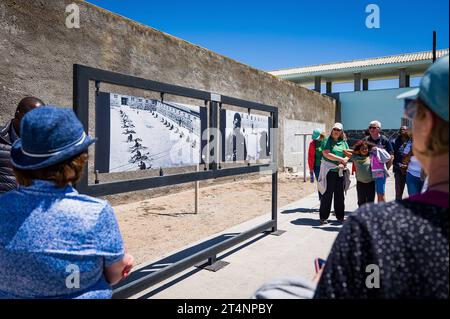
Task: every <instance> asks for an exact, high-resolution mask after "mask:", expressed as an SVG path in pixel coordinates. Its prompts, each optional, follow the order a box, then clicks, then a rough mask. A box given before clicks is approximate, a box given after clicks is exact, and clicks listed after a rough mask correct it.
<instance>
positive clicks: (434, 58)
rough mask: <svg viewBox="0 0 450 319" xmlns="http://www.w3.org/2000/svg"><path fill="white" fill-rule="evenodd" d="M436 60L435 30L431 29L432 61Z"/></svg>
mask: <svg viewBox="0 0 450 319" xmlns="http://www.w3.org/2000/svg"><path fill="white" fill-rule="evenodd" d="M435 61H436V31H433V63H434V62H435Z"/></svg>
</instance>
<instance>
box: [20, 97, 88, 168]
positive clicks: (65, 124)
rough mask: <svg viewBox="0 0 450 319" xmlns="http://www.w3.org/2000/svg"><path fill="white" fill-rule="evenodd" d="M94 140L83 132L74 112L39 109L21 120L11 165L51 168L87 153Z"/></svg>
mask: <svg viewBox="0 0 450 319" xmlns="http://www.w3.org/2000/svg"><path fill="white" fill-rule="evenodd" d="M95 141H96V139H95V138H91V137H90V136H88V135H87V134H86V133H85V132H84V128H83V125H82V124H81V123H80V121H79V120H78V118H77V117H76V115H75V113H74V112H73V111H72V110H70V109H63V108H57V107H54V106H42V107H38V108H36V109H34V110H32V111H30V112H28V113H27V114H25V116H24V117H23V119H22V121H21V124H20V139H18V140H17V141H16V142H15V143H14V144H13V146H12V148H11V163H12V165H13V166H14V167H16V168H18V169H22V170H34V169H41V168H45V167H49V166H52V165H55V164H58V163H61V162H64V161H66V160H68V159H70V158H72V157H74V156H76V155H78V154H80V153H82V152H84V151H85V150H87V148H88V147H89V145H91V144H92V143H94V142H95Z"/></svg>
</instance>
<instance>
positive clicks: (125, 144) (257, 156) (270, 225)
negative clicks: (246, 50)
mask: <svg viewBox="0 0 450 319" xmlns="http://www.w3.org/2000/svg"><path fill="white" fill-rule="evenodd" d="M73 72H74V73H73V75H74V78H73V81H74V83H73V98H74V101H73V107H74V111H75V113H76V115H77V116H78V118H79V119H80V121H81V123H82V124H83V125H84V128H85V130H86V132H89V88H90V82H91V81H94V82H95V88H96V101H95V102H96V108H95V111H96V114H95V124H96V128H95V129H96V135H97V136H98V141H97V143H96V146H95V159H94V167H95V169H97V170H98V171H102V172H105V173H106V174H114V173H111V172H113V171H116V172H122V171H125V172H128V171H129V172H132V171H134V170H147V168H148V167H149V168H150V170H152V169H153V168H154V167H155V165H156V167H159V168H160V170H162V168H163V167H168V168H173V167H176V166H182V165H187V166H192V164H193V163H198V162H199V161H200V163H203V162H204V163H205V164H206V165H205V170H204V171H196V172H185V173H181V174H180V173H177V174H173V175H164V174H162V175H160V176H156V177H143V178H135V179H132V178H129V179H125V180H119V181H108V182H100V181H99V183H98V184H89V182H88V167H87V166H85V168H84V172H83V173H84V174H83V177H82V178H81V180H80V182H79V183H77V185H76V188H77V190H78V191H79V192H80V193H85V194H88V195H91V196H104V195H111V194H117V193H124V192H130V191H136V190H143V189H148V188H155V187H162V186H171V185H177V184H183V183H189V182H194V181H201V180H207V179H215V178H220V177H227V176H236V175H243V174H251V173H259V172H270V173H271V175H272V201H271V219H270V220H268V221H266V222H264V223H262V224H260V225H257V226H255V227H253V228H252V229H249V230H247V231H244V232H242V233H240V234H238V235H236V236H233V237H232V238H228V239H227V240H224V241H222V242H219V243H215V244H212V246H210V247H208V248H205V249H203V250H201V251H198V252H195V253H193V254H192V255H190V256H188V257H185V258H183V259H181V260H178V261H176V262H174V263H173V264H170V265H168V266H166V267H164V268H162V269H160V270H158V271H157V272H155V273H151V274H143V275H142V276H139V278H135V280H131V279H126V280H124V281H123V282H121V283H120V284H119V285H117V286H115V287H114V294H113V297H114V298H126V297H128V296H131V295H134V294H136V293H138V292H140V291H142V290H144V289H146V288H148V287H149V286H151V285H153V284H156V283H158V282H161V281H163V280H165V279H167V278H170V277H172V276H174V275H176V274H177V273H179V272H181V271H184V270H186V269H188V268H189V267H192V266H194V265H196V264H198V263H200V262H203V261H205V260H208V261H209V262H210V263H211V264H212V263H214V262H215V261H216V259H217V258H216V257H217V254H219V253H221V252H223V251H224V250H227V249H229V248H231V247H233V246H236V245H237V244H239V243H241V242H243V241H245V240H247V239H249V238H252V237H254V236H256V235H258V234H260V233H262V232H266V231H269V232H271V233H272V234H277V233H279V232H277V192H278V190H277V179H278V172H277V147H276V145H275V141H277V140H278V139H277V136H276V135H277V128H278V109H277V108H276V107H273V106H269V105H264V104H260V103H255V102H251V101H246V100H241V99H237V98H233V97H229V96H224V95H219V94H216V93H212V92H206V91H201V90H196V89H190V88H186V87H181V86H175V85H171V84H167V83H162V82H156V81H152V80H147V79H143V78H138V77H134V76H130V75H125V74H120V73H115V72H111V71H106V70H101V69H95V68H91V67H87V66H82V65H74V69H73ZM101 83H104V84H112V85H117V86H123V87H129V88H135V89H142V90H145V91H152V92H158V93H160V96H161V99H155V98H152V99H151V98H148V99H147V100H146V99H144V98H143V97H139V96H132V95H121V94H118V93H115V92H101V91H100V84H101ZM166 95H173V96H178V97H184V98H189V99H190V101H192V100H196V101H197V100H200V101H203V102H204V103H205V106H206V107H198V106H193V105H191V104H184V103H180V102H179V101H172V100H171V99H172V98H170V99H167V101H166V100H165V98H164V96H166ZM222 105H227V106H228V105H230V106H233V107H237V108H241V109H246V110H247V111H248V114H250V112H251V110H256V111H258V112H264V113H269V114H270V117H268V118H267V117H265V118H264V117H250V118H245V119H244V126H245V128H246V132H245V134H247V137H245V135H244V133H243V138H244V140H245V138H247V142H244V143H247V144H248V145H249V146H248V147H249V151H247V155H246V156H245V158H244V159H243V161H244V163H245V164H244V165H240V166H233V167H226V168H220V165H217V164H220V162H221V157H220V152H221V151H220V150H221V145H220V144H222V143H223V141H222V139H220V138H217V137H215V136H214V134H213V133H211V132H217V129H218V128H219V129H220V123H219V122H220V121H219V110H220V108H221V107H222ZM235 113H236V112H235ZM226 116H227V115H226V113H224V121H225V124H224V127H226V126H227V120H226ZM231 116H232V117H233V118H234V116H235V114H232V115H229V117H231ZM267 119H268V121H270V122H271V127H272V128H273V130H271V131H269V132H267V133H268V134H270V138H268V140H269V141H270V142H268V143H269V144H267V142H266V141H265V132H266V131H267V129H268V128H269V127H270V124H268V125H267V126H266V125H265V124H264V125H263V124H262V122H264V121H266V120H267ZM256 123H260V124H261V132H259V131H258V130H257V129H259V128H258V127H256ZM229 125H230V124H228V126H229ZM258 125H259V124H258ZM177 129H178V131H177ZM199 130H200V131H202V130H203V131H205V130H206V131H207V134H201V139H200V144H201V146H200V149H201V150H202V153H201V154H206V155H205V157H203V155H202V156H201V155H200V153H198V152H197V149H196V148H197V146H199V145H198V144H199V142H198V141H199V136H198V133H203V132H198V131H199ZM264 130H266V131H264ZM225 131H226V130H225ZM153 134H156V136H153ZM251 134H253V135H255V136H253V137H251V136H250V135H251ZM261 136H263V138H262V142H261V138H260V137H261ZM188 138H189V139H188ZM153 139H158V140H160V141H157V142H155V141H153ZM252 139H253V140H252ZM172 142H173V145H170V149H171V150H172V149H175V150H176V151H175V153H176V154H171V153H169V154H167V153H164V147H162V146H164V144H165V143H172ZM158 143H159V144H158ZM178 144H179V145H180V146H179V147H178V148H177V146H178ZM174 145H177V146H174ZM258 145H259V146H262V147H261V148H258ZM158 147H159V149H158ZM205 148H206V152H203V150H204V149H205ZM250 148H252V149H250ZM185 149H189V152H186V153H185V152H184V150H185ZM192 149H193V150H194V151H192ZM138 151H139V154H140V155H139V156H137V155H138ZM268 152H269V154H270V156H269V159H268V161H267V163H259V162H258V161H259V160H261V159H262V158H263V157H265V156H267V154H268ZM147 153H148V154H147ZM161 153H162V154H161ZM186 154H187V155H186ZM159 155H161V156H159ZM162 155H164V156H162ZM145 156H146V157H145ZM251 157H253V158H251ZM136 159H137V161H139V164H137V161H136ZM252 160H254V161H256V162H257V163H256V164H252V163H251V162H252ZM141 162H142V163H144V164H145V167H144V165H142V163H141ZM231 162H232V161H231ZM236 163H238V161H237V160H236ZM118 174H120V173H118ZM133 277H135V276H130V277H129V278H133Z"/></svg>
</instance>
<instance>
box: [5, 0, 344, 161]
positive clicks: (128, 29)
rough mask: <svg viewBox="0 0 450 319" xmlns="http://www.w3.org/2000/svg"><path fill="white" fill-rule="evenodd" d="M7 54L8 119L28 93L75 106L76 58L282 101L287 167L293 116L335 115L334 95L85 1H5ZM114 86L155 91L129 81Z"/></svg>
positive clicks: (325, 120)
mask: <svg viewBox="0 0 450 319" xmlns="http://www.w3.org/2000/svg"><path fill="white" fill-rule="evenodd" d="M71 3H75V4H77V5H78V6H79V8H80V28H79V29H69V28H67V27H66V24H65V22H66V17H67V15H68V13H66V12H65V11H66V6H67V5H69V4H71ZM0 57H1V59H2V63H0V121H1V123H5V122H6V121H7V120H9V119H10V118H11V117H12V116H13V114H14V110H15V107H16V105H17V103H18V101H19V100H20V99H21V98H22V97H24V96H29V95H32V96H37V97H40V98H42V99H43V100H44V101H45V102H46V103H47V104H53V105H58V106H63V107H72V77H73V76H72V68H73V64H75V63H78V64H84V65H88V66H91V67H96V68H101V69H106V70H111V71H115V72H120V73H125V74H130V75H134V76H138V77H143V78H147V79H151V80H155V81H161V82H166V83H171V84H175V85H181V86H187V87H191V88H195V89H200V90H206V91H211V92H217V93H220V94H224V95H229V96H233V97H236V98H241V99H246V100H250V101H255V102H259V103H264V104H269V105H273V106H276V107H278V108H279V112H280V119H279V126H280V130H279V134H278V136H279V138H278V142H279V143H278V150H279V167H283V166H284V141H285V139H284V123H285V120H298V121H305V122H314V123H319V124H323V125H324V126H325V127H326V129H327V130H329V129H330V128H331V125H332V124H333V122H334V119H335V109H336V105H335V100H334V99H332V98H330V97H327V96H322V95H321V94H319V93H317V92H314V91H311V90H308V89H306V88H302V87H300V86H298V85H296V84H294V83H291V82H287V81H284V80H281V79H278V78H276V77H274V76H272V75H270V74H268V73H266V72H263V71H260V70H257V69H254V68H251V67H249V66H247V65H244V64H241V63H239V62H236V61H234V60H232V59H229V58H227V57H224V56H221V55H219V54H217V53H214V52H212V51H209V50H207V49H204V48H201V47H199V46H196V45H193V44H191V43H189V42H186V41H183V40H181V39H179V38H176V37H173V36H170V35H168V34H165V33H163V32H160V31H158V30H155V29H153V28H151V27H147V26H144V25H141V24H139V23H137V22H135V21H132V20H130V19H127V18H124V17H122V16H119V15H116V14H113V13H111V12H109V11H106V10H104V9H101V8H99V7H96V6H94V5H92V4H89V3H87V2H84V1H80V0H70V1H68V0H63V1H62V0H45V1H44V0H33V1H16V0H1V1H0ZM273 58H274V59H276V58H277V57H276V56H274V57H273ZM102 88H103V86H102ZM91 89H93V85H91ZM111 90H113V91H115V92H118V93H125V94H134V95H138V96H143V95H147V94H144V93H143V92H142V91H139V90H130V89H126V88H123V87H122V88H117V87H116V88H111ZM92 101H93V97H91V102H92ZM184 102H189V101H184ZM92 105H93V104H91V111H90V112H91V115H93V111H92V110H93V107H92ZM93 123H94V121H93V119H92V120H91V122H90V132H92V130H93ZM287 142H291V141H287Z"/></svg>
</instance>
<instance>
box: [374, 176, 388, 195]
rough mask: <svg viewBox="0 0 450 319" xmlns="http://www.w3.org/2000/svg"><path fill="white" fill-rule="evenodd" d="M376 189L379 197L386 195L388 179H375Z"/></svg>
mask: <svg viewBox="0 0 450 319" xmlns="http://www.w3.org/2000/svg"><path fill="white" fill-rule="evenodd" d="M375 188H376V192H377V194H378V195H384V194H385V193H386V177H377V178H375Z"/></svg>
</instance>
